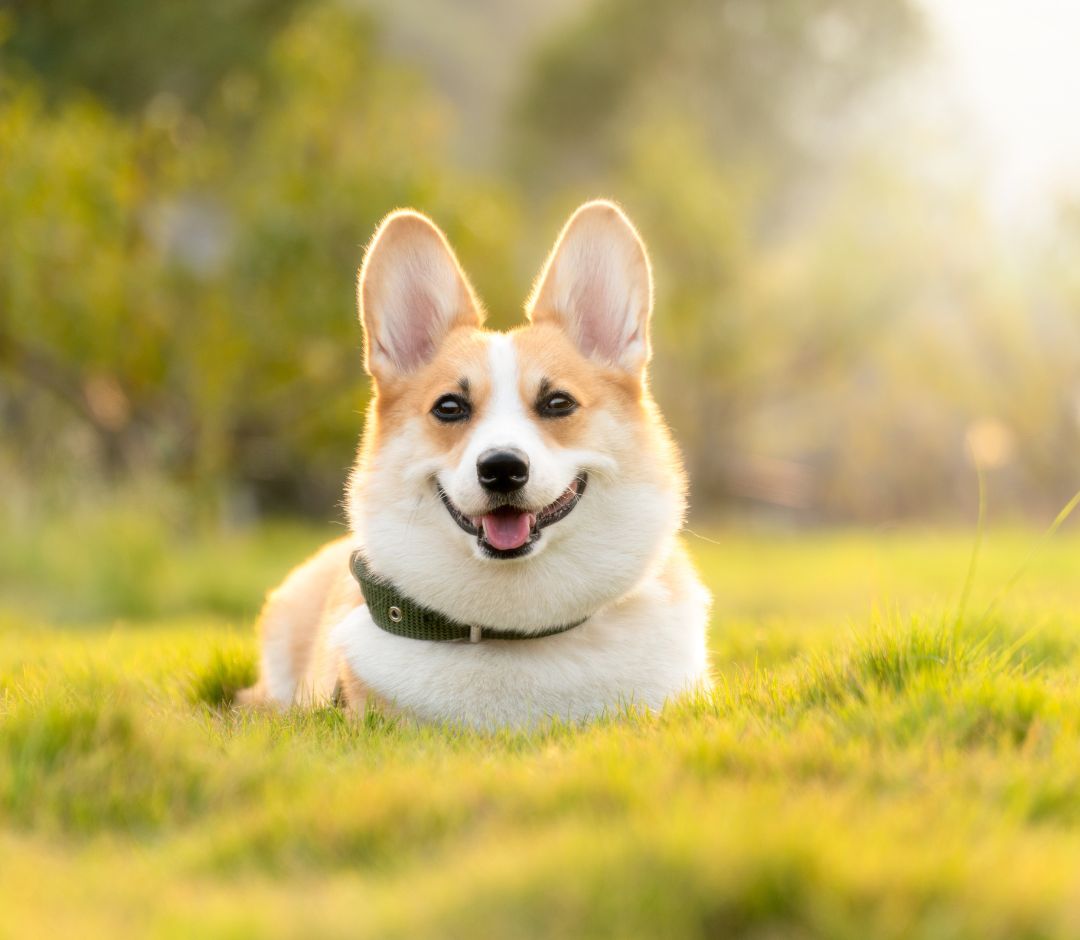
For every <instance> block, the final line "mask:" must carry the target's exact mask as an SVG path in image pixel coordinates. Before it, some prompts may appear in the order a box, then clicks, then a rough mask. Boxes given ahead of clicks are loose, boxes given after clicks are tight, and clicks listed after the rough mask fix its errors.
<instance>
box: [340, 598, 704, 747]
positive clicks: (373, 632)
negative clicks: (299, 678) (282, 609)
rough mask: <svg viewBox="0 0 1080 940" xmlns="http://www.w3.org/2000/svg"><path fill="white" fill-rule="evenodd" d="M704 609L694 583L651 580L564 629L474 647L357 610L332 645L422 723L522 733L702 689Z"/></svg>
mask: <svg viewBox="0 0 1080 940" xmlns="http://www.w3.org/2000/svg"><path fill="white" fill-rule="evenodd" d="M707 605H708V598H707V595H706V594H705V592H704V590H703V589H701V588H700V587H697V586H696V585H695V590H693V591H690V592H687V593H686V594H685V595H684V596H681V597H678V598H672V597H671V596H669V594H668V592H666V591H664V590H663V589H662V588H661V587H660V585H658V584H657V585H649V584H647V585H644V586H643V587H642V588H641V589H639V590H638V591H636V592H635V593H634V595H633V596H632V597H631V598H628V599H626V600H623V601H622V602H620V603H618V604H613V605H611V607H609V608H607V609H605V610H604V611H601V612H600V613H598V614H596V615H595V616H593V617H592V618H590V620H589V621H587V622H586V623H585V624H583V625H582V626H580V627H578V628H576V629H574V630H571V631H569V632H567V633H563V634H558V635H555V636H550V637H543V638H539V639H533V640H482V641H481V642H479V643H435V642H425V641H419V640H411V639H407V638H404V637H399V636H394V635H392V634H389V633H386V632H384V631H383V630H381V629H379V627H378V626H376V624H375V623H374V621H373V620H372V619H371V617H370V615H369V614H368V611H367V608H365V607H361V608H358V609H356V610H354V611H353V612H352V613H351V614H349V616H348V617H346V618H345V619H344V620H343V621H342V622H341V623H340V624H339V625H338V626H337V627H336V628H335V630H334V631H333V635H332V637H331V642H332V643H333V644H334V645H335V646H336V647H337V649H338V650H339V652H340V654H341V656H342V657H343V659H344V662H345V665H346V668H348V669H349V670H350V671H351V672H352V674H353V675H354V676H355V677H356V678H357V679H358V680H359V681H360V682H361V683H362V684H363V685H364V686H366V687H367V688H369V689H371V690H372V691H374V692H375V693H376V694H377V695H378V696H380V697H381V698H383V699H384V700H386V701H387V702H389V703H391V704H392V705H393V706H394V707H395V708H399V709H402V710H404V711H406V712H408V713H410V714H412V715H413V716H415V717H416V718H419V719H420V720H422V721H428V722H450V723H461V724H464V725H468V726H471V727H476V728H495V727H500V726H514V727H525V726H529V725H532V724H536V723H537V722H540V721H543V720H544V719H546V718H561V719H565V720H569V721H580V720H584V719H588V718H595V717H599V716H600V715H602V714H605V713H611V712H613V711H617V710H619V709H622V708H625V707H632V706H647V707H649V708H659V707H660V706H661V705H662V704H663V702H664V701H665V700H666V699H668V698H670V697H671V696H673V695H676V694H678V693H679V692H682V691H685V690H687V689H690V688H693V687H695V686H698V685H701V684H704V683H706V682H707V681H708V680H707V659H706V651H705V626H706V624H705V621H706V616H707Z"/></svg>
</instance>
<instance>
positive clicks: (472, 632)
mask: <svg viewBox="0 0 1080 940" xmlns="http://www.w3.org/2000/svg"><path fill="white" fill-rule="evenodd" d="M483 638H484V631H483V629H482V628H481V627H480V625H479V624H475V623H474V624H470V625H469V642H470V643H479V642H480V641H481V640H482V639H483Z"/></svg>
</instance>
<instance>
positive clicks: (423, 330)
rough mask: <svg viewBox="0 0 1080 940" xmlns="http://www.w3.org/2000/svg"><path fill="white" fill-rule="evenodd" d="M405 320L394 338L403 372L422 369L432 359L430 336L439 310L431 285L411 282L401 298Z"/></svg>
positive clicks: (431, 337) (432, 347)
mask: <svg viewBox="0 0 1080 940" xmlns="http://www.w3.org/2000/svg"><path fill="white" fill-rule="evenodd" d="M402 300H403V302H404V308H403V309H404V316H403V317H401V318H399V329H398V331H397V335H396V336H395V338H394V345H395V347H396V348H397V358H398V360H399V362H400V364H401V366H402V368H404V369H408V370H412V369H416V368H418V367H419V366H422V365H423V364H424V363H425V362H428V361H429V360H430V359H431V358H432V356H434V355H435V341H434V339H433V334H434V332H435V326H436V324H437V321H438V319H439V307H438V305H437V303H436V302H435V298H434V297H432V296H431V293H430V285H427V284H424V283H423V281H422V280H419V279H418V280H415V281H411V282H410V283H409V285H408V287H407V288H406V290H405V295H404V297H403V298H402Z"/></svg>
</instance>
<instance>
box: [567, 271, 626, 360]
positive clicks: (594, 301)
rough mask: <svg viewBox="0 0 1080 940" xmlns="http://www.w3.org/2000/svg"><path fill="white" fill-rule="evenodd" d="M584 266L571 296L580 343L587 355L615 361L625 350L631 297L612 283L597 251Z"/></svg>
mask: <svg viewBox="0 0 1080 940" xmlns="http://www.w3.org/2000/svg"><path fill="white" fill-rule="evenodd" d="M583 268H584V272H583V273H582V274H581V275H579V277H578V280H577V284H576V285H575V289H574V291H573V293H572V295H571V299H570V305H571V309H572V310H573V312H574V316H573V319H574V320H575V321H576V326H577V334H578V343H579V346H580V348H581V351H582V352H583V353H585V355H587V356H591V355H594V354H595V355H598V356H600V357H601V358H604V359H610V360H612V361H614V360H615V359H617V358H618V357H619V355H620V354H621V353H622V347H623V332H624V329H625V326H626V318H627V317H628V316H630V302H629V298H628V297H626V296H622V294H623V293H624V292H625V289H626V288H625V286H623V287H622V290H621V291H620V289H619V285H616V284H615V283H613V278H612V277H611V271H610V268H609V266H608V265H607V264H605V263H604V259H603V258H602V257H601V256H600V255H599V254H598V253H595V252H590V257H589V258H588V259H587V263H586V264H585V265H583Z"/></svg>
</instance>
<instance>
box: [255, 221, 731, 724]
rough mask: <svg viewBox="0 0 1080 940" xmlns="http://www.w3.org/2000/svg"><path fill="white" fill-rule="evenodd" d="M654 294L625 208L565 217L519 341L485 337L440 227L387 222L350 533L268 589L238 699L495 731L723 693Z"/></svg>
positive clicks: (512, 335) (364, 304)
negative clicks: (250, 676)
mask: <svg viewBox="0 0 1080 940" xmlns="http://www.w3.org/2000/svg"><path fill="white" fill-rule="evenodd" d="M652 298H653V285H652V272H651V267H650V263H649V259H648V255H647V253H646V251H645V247H644V244H643V243H642V240H641V238H640V237H639V235H638V233H637V231H636V229H635V228H634V226H633V224H632V223H631V222H630V221H629V219H628V218H627V217H626V215H625V214H624V213H623V212H622V210H621V209H620V208H619V207H618V206H616V205H615V204H613V203H611V202H607V201H602V200H601V201H593V202H589V203H586V204H585V205H583V206H581V207H580V208H579V209H578V210H577V211H576V212H574V214H573V215H572V216H571V217H570V219H569V221H568V222H567V223H566V225H565V227H564V228H563V230H562V232H561V234H560V235H559V237H558V239H557V240H556V243H555V246H554V248H553V249H552V251H551V254H550V256H549V257H548V259H547V262H546V264H545V265H544V267H543V269H542V271H541V274H540V276H539V278H538V279H537V281H536V285H535V287H534V289H533V292H532V295H531V297H530V299H529V301H528V303H527V305H526V313H527V323H526V324H525V325H524V326H521V327H519V328H517V329H514V330H512V331H510V332H507V333H499V332H493V331H488V330H485V329H484V328H483V327H482V321H483V310H482V308H481V305H480V303H479V301H478V300H477V297H476V295H475V293H474V292H473V289H472V287H471V286H470V284H469V281H468V279H467V278H466V276H465V274H464V272H463V271H462V269H461V267H460V265H459V264H458V261H457V259H456V257H455V255H454V253H453V251H452V249H451V248H450V245H449V244H448V242H447V240H446V237H445V236H444V235H443V233H442V232H441V231H440V230H439V228H438V227H437V226H436V225H435V224H434V223H433V222H432V221H430V220H429V219H428V218H427V217H425V216H424V215H422V214H420V213H418V212H415V211H411V210H399V211H396V212H394V213H392V214H391V215H389V216H388V217H387V218H386V219H384V220H383V222H382V223H381V224H380V225H379V227H378V229H377V230H376V232H375V235H374V237H373V238H372V240H371V242H370V244H369V245H368V247H367V250H366V253H365V257H364V261H363V264H362V266H361V268H360V272H359V277H358V281H357V306H358V308H359V313H360V319H361V322H362V324H363V334H364V357H365V366H366V369H367V372H368V373H369V375H370V376H371V379H372V383H373V390H374V392H373V396H372V400H371V403H370V407H369V410H368V413H367V419H366V425H365V431H364V434H363V438H362V443H361V446H360V448H359V452H358V456H357V460H356V465H355V469H354V470H353V472H352V474H351V477H350V479H349V482H348V485H347V489H346V497H345V502H346V507H347V512H348V519H349V524H350V526H349V528H350V534H349V535H348V536H347V537H345V538H342V539H339V540H338V541H335V542H333V543H331V544H329V545H327V546H326V547H324V548H323V549H321V550H320V551H319V552H317V553H316V554H315V555H314V556H313V557H312V558H310V559H309V560H307V561H305V562H304V563H303V564H301V565H300V566H299V567H297V568H296V569H294V570H293V571H292V573H291V574H289V575H288V577H287V578H286V579H285V581H284V582H283V583H282V584H281V586H280V587H278V588H277V589H276V590H274V591H273V592H272V593H271V594H270V595H269V596H268V598H267V601H266V604H265V606H264V609H263V612H262V614H261V616H260V620H259V627H258V629H259V631H260V634H261V662H260V668H261V674H260V678H259V681H258V683H257V684H256V685H255V686H254V687H253V688H251V689H249V690H247V691H246V692H245V693H243V694H242V697H241V701H243V702H245V703H248V704H259V703H262V704H267V705H273V706H278V707H288V706H307V707H319V706H325V705H328V704H330V703H333V702H335V701H336V702H339V703H343V704H344V705H345V706H346V707H347V708H348V709H350V710H351V711H353V712H357V713H361V712H363V711H364V709H365V708H366V707H368V706H369V705H371V704H373V703H378V707H380V708H383V709H387V710H389V711H391V712H392V713H396V714H402V715H407V716H410V717H411V718H413V719H416V720H419V721H421V722H429V723H447V724H452V725H460V726H465V727H470V728H475V729H487V730H490V729H495V728H503V727H509V728H528V727H533V726H536V725H537V724H539V723H541V722H543V721H547V720H560V719H561V720H565V721H568V722H573V723H578V722H582V721H586V720H589V719H594V718H597V717H599V716H602V715H613V714H618V713H620V712H623V711H625V710H626V709H646V710H656V709H659V708H660V707H661V706H662V705H663V704H664V703H665V701H667V700H669V699H671V698H672V697H673V696H677V695H679V694H681V693H688V692H693V691H694V690H702V689H707V688H708V687H709V684H710V680H709V661H708V654H707V647H706V628H707V621H708V614H709V605H710V597H709V594H708V592H707V591H706V590H705V588H704V587H703V585H702V584H701V582H700V580H699V579H698V576H697V574H696V572H695V570H694V568H693V565H692V563H691V561H690V559H689V557H688V555H687V553H686V550H685V548H684V547H683V545H682V543H681V540H680V538H679V530H680V529H681V527H682V523H683V517H684V514H685V510H686V477H685V473H684V470H683V467H682V464H681V460H680V457H679V454H678V451H677V449H676V447H675V445H674V444H673V442H672V439H671V436H670V434H669V432H668V429H667V428H666V426H665V424H664V422H663V419H662V418H661V415H660V413H659V411H658V409H657V406H656V404H655V402H654V400H653V398H652V396H651V394H650V391H649V386H648V374H647V367H648V362H649V358H650V334H649V328H650V318H651V315H652V305H653V301H652Z"/></svg>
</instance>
